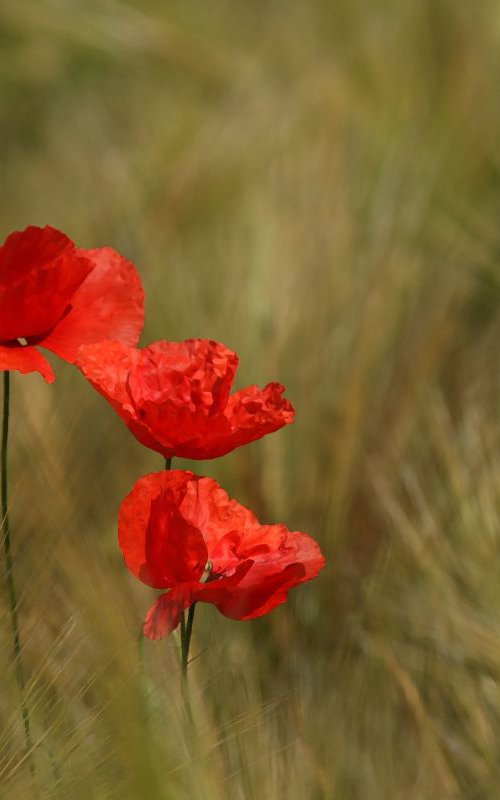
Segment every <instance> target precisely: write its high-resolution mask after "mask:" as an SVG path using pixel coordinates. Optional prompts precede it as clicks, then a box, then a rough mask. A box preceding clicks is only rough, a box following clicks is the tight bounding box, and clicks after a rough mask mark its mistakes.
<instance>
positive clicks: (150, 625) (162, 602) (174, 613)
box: [142, 586, 192, 639]
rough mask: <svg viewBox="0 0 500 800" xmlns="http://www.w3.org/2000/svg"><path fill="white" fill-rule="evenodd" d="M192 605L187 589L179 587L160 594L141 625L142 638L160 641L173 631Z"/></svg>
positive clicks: (190, 595) (189, 592)
mask: <svg viewBox="0 0 500 800" xmlns="http://www.w3.org/2000/svg"><path fill="white" fill-rule="evenodd" d="M191 603H192V594H191V591H190V589H189V587H184V586H179V587H177V588H176V589H172V590H171V591H170V592H167V593H166V594H162V595H161V596H160V597H159V598H158V600H157V601H156V602H155V603H153V605H152V606H151V608H150V609H149V611H148V613H147V614H146V619H145V621H144V625H143V629H142V630H143V633H144V636H147V637H148V639H162V638H163V637H164V636H168V635H169V634H170V633H172V631H175V629H176V628H177V626H178V625H179V622H180V621H181V614H182V612H183V611H185V609H186V608H189V606H190V605H191Z"/></svg>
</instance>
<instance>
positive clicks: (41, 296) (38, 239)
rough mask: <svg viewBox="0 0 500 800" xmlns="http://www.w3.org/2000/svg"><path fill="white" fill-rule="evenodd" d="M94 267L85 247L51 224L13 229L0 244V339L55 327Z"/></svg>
mask: <svg viewBox="0 0 500 800" xmlns="http://www.w3.org/2000/svg"><path fill="white" fill-rule="evenodd" d="M92 270H94V263H93V262H92V260H90V259H89V258H88V256H87V255H86V254H85V252H84V251H79V252H77V251H76V249H75V245H74V243H73V242H72V241H71V239H69V238H68V237H67V236H66V235H65V234H64V233H61V231H58V230H56V229H55V228H51V227H50V226H48V225H47V226H46V227H45V228H38V227H36V226H34V225H31V226H29V227H28V228H26V229H25V230H24V231H15V232H14V233H12V234H11V235H10V236H9V237H8V238H7V239H6V241H5V244H4V245H3V246H2V247H0V341H4V342H5V341H11V340H15V339H18V338H24V339H31V338H35V337H39V336H41V335H43V334H45V333H46V331H48V330H50V329H51V328H53V327H54V325H56V324H57V323H58V322H59V320H60V319H61V318H62V317H63V315H64V313H65V311H66V310H67V308H68V306H69V304H70V302H71V300H72V298H73V297H74V296H75V293H76V292H77V291H78V288H79V287H80V285H81V284H82V282H83V281H85V279H86V278H87V276H88V275H89V273H91V272H92Z"/></svg>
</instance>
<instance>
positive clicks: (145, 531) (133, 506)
mask: <svg viewBox="0 0 500 800" xmlns="http://www.w3.org/2000/svg"><path fill="white" fill-rule="evenodd" d="M191 479H194V480H198V479H197V478H196V476H194V475H193V473H191V472H184V471H182V470H172V471H170V472H166V471H163V472H156V473H152V474H150V475H146V476H145V477H144V478H140V479H139V480H138V481H137V482H136V484H135V486H134V487H133V489H132V491H131V492H130V494H128V495H127V497H126V498H125V500H124V501H123V503H122V504H121V506H120V515H119V522H118V542H119V545H120V548H121V550H122V553H123V557H124V559H125V563H126V565H127V567H128V568H129V570H130V571H131V572H132V573H133V574H134V575H136V576H137V577H138V578H140V580H142V581H143V583H147V584H148V586H153V587H154V588H156V589H166V588H167V587H171V586H175V585H176V584H179V583H182V582H185V581H189V580H195V581H196V580H197V579H198V578H199V577H200V576H201V575H202V573H203V570H204V568H205V564H206V561H207V548H206V545H205V542H204V540H203V536H202V535H201V533H200V532H199V530H198V528H197V527H196V525H195V524H194V523H191V522H190V521H188V520H186V519H185V517H184V516H183V515H182V512H181V510H180V509H181V505H182V501H183V498H184V496H185V494H186V487H187V485H188V483H189V481H190V480H191Z"/></svg>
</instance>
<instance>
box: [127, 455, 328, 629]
mask: <svg viewBox="0 0 500 800" xmlns="http://www.w3.org/2000/svg"><path fill="white" fill-rule="evenodd" d="M118 539H119V543H120V547H121V550H122V552H123V555H124V558H125V563H126V565H127V567H128V568H129V570H130V571H131V572H132V573H133V574H134V575H136V576H137V577H138V578H139V579H140V580H141V581H142V582H143V583H146V584H147V585H148V586H152V587H153V588H155V589H168V590H169V591H167V592H166V593H165V594H162V595H161V596H160V597H159V598H158V599H157V600H156V602H155V603H154V604H153V606H152V607H151V608H150V610H149V611H148V614H147V616H146V621H145V623H144V634H145V636H148V637H149V638H150V639H161V638H162V637H163V636H165V635H167V634H169V633H171V632H172V631H173V630H175V628H176V627H177V626H178V624H179V621H180V617H181V613H182V611H184V610H185V609H186V608H188V607H189V606H191V605H192V604H193V603H195V602H205V603H213V604H214V605H215V606H216V607H217V608H218V609H219V611H220V612H221V613H222V614H224V615H225V616H226V617H230V618H231V619H238V620H246V619H253V618H255V617H261V616H263V615H264V614H267V613H269V611H272V610H273V609H274V608H276V607H277V606H279V605H280V604H281V603H284V602H285V601H286V599H287V595H288V592H289V590H290V589H292V588H293V587H294V586H297V585H298V584H300V583H303V582H304V581H308V580H310V579H311V578H314V577H315V576H316V575H317V574H318V573H319V571H320V570H321V569H322V568H323V567H324V564H325V558H324V556H323V554H322V553H321V550H320V549H319V546H318V545H317V544H316V542H315V541H314V539H312V538H311V537H310V536H308V535H307V534H306V533H301V532H300V531H289V530H288V529H287V528H286V527H285V526H284V525H261V524H260V523H259V521H258V520H257V518H256V517H255V515H254V514H253V513H252V512H251V511H249V510H248V509H247V508H245V507H244V506H242V505H240V504H239V503H238V502H236V500H231V499H230V498H229V497H228V495H227V494H226V492H225V491H224V490H223V489H221V487H220V486H219V485H218V484H217V483H216V481H214V480H213V479H212V478H202V477H199V476H198V475H194V474H193V473H192V472H185V471H183V470H172V471H167V472H156V473H153V474H151V475H146V476H145V477H144V478H140V479H139V480H138V481H137V483H136V484H135V486H134V488H133V489H132V491H131V492H130V494H129V495H128V496H127V497H126V498H125V500H124V501H123V503H122V505H121V508H120V518H119V529H118Z"/></svg>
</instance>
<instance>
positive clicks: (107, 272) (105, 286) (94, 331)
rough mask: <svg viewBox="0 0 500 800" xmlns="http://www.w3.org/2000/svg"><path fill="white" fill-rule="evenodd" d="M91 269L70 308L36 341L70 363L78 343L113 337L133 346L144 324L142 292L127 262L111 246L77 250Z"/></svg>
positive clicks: (78, 346) (84, 343)
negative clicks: (91, 264) (47, 332)
mask: <svg viewBox="0 0 500 800" xmlns="http://www.w3.org/2000/svg"><path fill="white" fill-rule="evenodd" d="M77 253H78V255H80V256H82V257H85V259H89V260H90V261H91V263H93V264H94V266H95V268H94V270H93V271H92V272H91V274H90V275H89V277H88V278H87V279H86V280H85V281H84V282H83V283H82V285H81V286H80V288H79V289H78V290H77V291H76V292H75V293H74V295H73V297H72V298H71V308H70V310H69V311H68V313H67V314H66V315H65V317H64V318H63V319H62V320H61V321H60V322H59V323H58V324H57V325H56V326H55V328H54V329H53V330H52V331H51V333H50V334H49V335H48V336H46V337H45V338H44V340H43V342H40V344H42V345H43V347H46V348H47V349H48V350H52V352H54V353H56V354H57V355H58V356H60V357H61V358H64V359H65V360H66V361H69V362H71V363H76V361H77V359H78V351H79V349H80V347H81V346H82V345H89V344H94V343H97V342H102V341H104V340H116V341H120V342H123V343H124V344H126V345H130V346H134V345H136V344H137V342H138V341H139V337H140V335H141V331H142V327H143V324H144V291H143V288H142V284H141V279H140V277H139V274H138V272H137V270H136V268H135V267H134V265H133V264H132V262H131V261H127V259H126V258H124V257H123V256H122V255H120V254H119V253H117V252H116V250H113V249H112V248H111V247H101V248H97V249H95V250H77Z"/></svg>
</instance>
